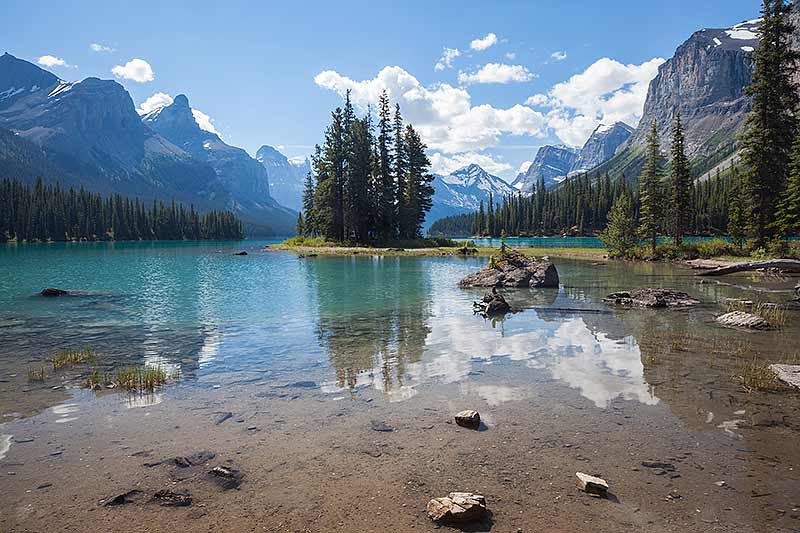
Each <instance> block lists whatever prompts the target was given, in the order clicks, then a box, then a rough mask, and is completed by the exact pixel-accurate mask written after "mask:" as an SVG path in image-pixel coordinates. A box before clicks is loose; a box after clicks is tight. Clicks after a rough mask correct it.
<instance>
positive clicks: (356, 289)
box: [0, 242, 798, 413]
mask: <svg viewBox="0 0 800 533" xmlns="http://www.w3.org/2000/svg"><path fill="white" fill-rule="evenodd" d="M264 244H265V243H264V242H245V243H226V242H220V243H217V242H213V243H207V242H206V243H203V242H201V243H170V242H161V243H98V244H85V243H83V244H54V245H33V246H6V247H4V248H0V271H2V272H3V276H2V277H0V372H3V373H4V374H5V379H3V380H2V382H0V411H2V412H4V413H8V412H15V411H18V412H29V411H31V410H33V411H35V410H36V409H37V406H36V405H35V404H36V402H33V403H32V404H30V405H28V404H27V403H26V401H25V400H24V398H25V395H22V398H21V397H20V394H19V393H20V390H23V391H26V392H33V391H35V390H37V389H42V390H45V389H49V388H50V387H51V385H53V383H52V382H51V381H48V382H47V383H44V384H35V383H28V382H27V381H26V379H25V376H26V375H27V369H29V368H36V367H38V366H40V365H41V364H45V360H46V357H47V356H48V355H49V353H50V352H51V351H52V350H56V349H63V348H69V347H73V348H77V347H82V346H85V345H91V346H93V347H94V348H95V349H96V350H97V351H98V352H99V354H100V358H99V360H98V363H97V364H98V366H99V367H100V368H101V369H105V370H113V369H114V368H117V367H119V366H121V365H123V364H128V363H139V362H148V363H158V364H163V365H166V366H167V367H168V368H169V369H171V370H179V371H180V374H181V384H182V385H184V386H206V387H207V386H219V385H230V384H247V383H276V382H279V381H280V380H284V381H286V380H291V379H295V378H296V377H297V376H298V375H300V376H304V375H308V376H312V378H313V380H315V383H316V384H317V386H318V387H319V388H320V389H321V390H322V391H324V392H328V393H332V394H339V393H341V392H343V391H348V390H349V391H354V390H356V389H358V388H359V387H371V388H374V389H378V390H380V391H382V393H383V394H385V396H386V398H387V399H388V400H392V401H394V400H402V399H406V398H409V397H410V396H413V395H414V394H416V392H417V387H418V386H420V385H423V384H433V385H435V384H437V383H458V382H461V381H466V380H467V379H468V377H470V376H474V375H476V373H480V372H481V370H480V368H481V365H485V364H491V363H492V362H493V361H497V360H498V358H502V359H506V360H509V361H513V362H517V363H518V364H519V365H520V369H521V370H520V371H521V372H529V373H530V380H531V381H532V382H533V381H535V380H536V379H540V378H541V376H547V377H548V378H554V379H556V380H557V381H559V382H560V383H562V384H563V385H564V389H565V391H577V392H579V393H580V394H581V395H582V396H584V397H585V398H587V399H589V400H591V401H592V402H593V403H594V404H595V405H596V406H598V407H604V406H606V405H607V404H609V403H610V402H611V401H612V400H614V399H616V398H624V399H628V400H635V401H638V402H641V403H643V404H648V405H653V404H657V403H658V402H659V401H660V400H661V397H660V395H659V393H658V391H657V390H655V389H654V386H653V383H654V380H652V379H649V376H650V375H652V374H653V371H652V369H650V370H649V371H648V368H646V364H645V363H646V362H647V361H653V360H655V359H656V354H658V357H659V358H665V357H673V358H674V357H676V354H678V355H680V353H679V351H677V349H675V350H671V348H675V347H676V346H679V345H680V346H682V345H684V344H685V345H686V346H685V347H683V348H681V349H684V350H689V351H698V350H699V351H708V350H715V351H717V352H720V353H728V355H729V357H728V358H727V359H726V360H725V362H724V364H723V365H722V366H723V367H724V370H722V371H717V372H718V373H719V372H722V373H726V372H727V373H728V374H730V368H729V367H731V365H733V364H734V363H735V362H736V361H735V360H734V358H733V352H734V351H735V350H738V349H739V348H740V347H741V345H742V343H746V344H747V347H748V349H749V350H751V351H752V350H755V351H756V352H757V353H758V356H760V357H766V358H774V359H776V360H785V359H787V358H788V357H790V356H791V353H790V352H791V349H790V346H796V341H797V340H798V333H797V329H798V328H797V327H796V325H797V317H796V313H789V316H788V320H789V323H788V325H787V327H785V328H784V329H783V330H782V331H778V332H769V333H762V334H760V335H758V336H753V335H751V334H748V333H743V332H735V331H730V330H723V329H720V328H718V327H716V326H715V325H713V323H712V319H713V315H714V313H719V312H720V310H721V309H722V308H721V306H720V304H719V302H721V301H722V300H724V298H726V297H739V298H740V297H745V298H751V299H763V298H773V299H775V300H776V301H782V300H785V299H786V296H787V295H788V293H786V292H780V291H778V292H767V293H763V292H753V291H751V290H748V288H747V284H748V283H749V282H748V280H747V279H746V278H740V279H739V282H738V284H737V285H733V286H732V285H727V284H717V283H710V284H700V283H699V282H698V281H697V278H695V277H694V276H693V272H692V271H690V270H687V269H678V268H673V267H670V266H667V265H658V264H656V265H651V264H638V265H630V264H615V263H612V264H608V265H603V264H593V263H590V262H577V261H568V260H560V261H556V264H557V267H558V270H559V273H560V277H561V284H562V286H561V288H559V289H540V290H533V291H530V290H524V291H510V292H509V294H508V297H509V300H510V302H511V304H512V306H513V307H514V308H515V309H518V310H520V312H519V313H516V314H513V315H510V316H508V317H507V318H506V319H505V320H504V321H499V322H497V323H493V322H491V321H485V320H483V319H482V318H480V317H477V316H474V315H473V314H472V311H471V302H472V301H473V300H474V299H476V298H477V297H479V296H480V295H481V294H480V292H479V291H465V290H461V289H458V288H457V287H456V282H457V280H458V279H460V278H461V277H463V276H464V275H466V274H467V273H469V272H471V271H474V270H476V269H478V268H480V267H481V266H482V264H483V263H484V262H485V259H481V258H466V259H464V258H453V257H363V256H359V257H330V258H325V257H317V258H307V259H304V258H299V257H297V256H296V255H295V254H290V253H277V252H266V251H262V247H263V245H264ZM241 249H246V250H248V251H249V255H248V256H245V257H241V256H234V255H233V253H234V252H236V251H239V250H241ZM773 285H774V287H773V288H774V289H783V288H785V287H783V285H786V284H785V283H784V284H783V285H782V284H781V283H780V282H776V283H774V284H773ZM50 286H54V287H59V288H63V289H67V290H73V291H80V293H79V295H76V296H67V297H59V298H43V297H41V296H38V294H37V293H38V291H40V290H41V289H42V288H44V287H50ZM640 286H670V287H677V288H681V289H685V290H687V291H688V292H690V293H691V294H693V295H694V296H696V297H698V298H699V299H701V300H702V301H703V302H704V303H703V305H701V306H699V307H698V308H696V309H693V310H691V311H677V312H662V311H624V310H622V311H620V310H611V309H609V308H607V307H606V306H605V305H604V304H603V303H602V301H601V299H602V297H603V296H604V295H606V294H607V293H609V292H612V291H614V290H618V289H626V288H634V287H640ZM672 352H675V353H672ZM748 353H749V352H748ZM680 357H681V358H685V356H680ZM709 368H710V367H705V366H704V367H703V368H702V369H698V372H702V374H703V375H705V374H707V373H708V372H709V371H710V370H709ZM86 370H87V369H84V371H86ZM9 376H13V377H9ZM56 377H57V376H56ZM718 377H719V378H720V379H724V380H729V379H730V375H726V376H718ZM80 378H81V376H80V369H78V370H75V371H74V373H73V375H70V374H69V372H67V373H66V374H65V375H62V376H61V381H62V382H66V383H64V385H66V386H67V387H69V386H79V384H80ZM517 389H519V387H518V388H517ZM565 393H566V392H565ZM522 394H524V391H521V390H515V389H512V388H510V387H502V386H501V387H494V388H491V387H489V388H486V389H485V390H484V392H483V395H484V396H486V398H485V399H486V400H487V401H488V402H490V403H491V402H494V403H497V402H503V401H508V400H511V399H513V398H514V397H515V396H520V395H522ZM32 397H36V396H32ZM43 401H44V402H45V404H47V403H49V401H48V400H43ZM50 401H53V400H50ZM44 406H46V405H44ZM44 406H41V407H44Z"/></svg>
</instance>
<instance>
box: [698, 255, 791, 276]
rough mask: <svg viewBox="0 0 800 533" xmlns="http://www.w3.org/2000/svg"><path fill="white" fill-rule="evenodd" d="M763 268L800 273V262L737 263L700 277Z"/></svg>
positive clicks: (789, 260)
mask: <svg viewBox="0 0 800 533" xmlns="http://www.w3.org/2000/svg"><path fill="white" fill-rule="evenodd" d="M762 268H777V269H780V270H786V271H789V272H800V261H798V260H797V259H769V260H767V261H752V262H748V263H736V264H735V265H730V266H726V267H720V268H715V269H714V270H707V271H705V272H700V273H698V274H697V275H698V276H724V275H726V274H733V273H735V272H748V271H751V270H759V269H762Z"/></svg>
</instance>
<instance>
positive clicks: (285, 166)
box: [256, 144, 311, 211]
mask: <svg viewBox="0 0 800 533" xmlns="http://www.w3.org/2000/svg"><path fill="white" fill-rule="evenodd" d="M256 161H258V162H259V163H261V165H262V166H263V167H264V168H265V169H266V171H267V177H268V179H269V187H270V193H271V194H272V197H273V198H275V200H277V201H278V203H280V204H281V205H285V206H287V207H290V208H291V209H294V210H296V211H300V210H301V209H302V206H303V187H304V185H305V179H306V175H307V174H308V173H309V172H310V171H311V163H310V162H309V161H308V159H304V160H303V161H302V162H294V161H290V160H289V159H288V158H287V157H286V156H285V155H283V154H282V153H280V152H279V151H278V150H276V149H275V148H273V147H272V146H268V145H266V144H265V145H264V146H262V147H261V148H259V149H258V152H256Z"/></svg>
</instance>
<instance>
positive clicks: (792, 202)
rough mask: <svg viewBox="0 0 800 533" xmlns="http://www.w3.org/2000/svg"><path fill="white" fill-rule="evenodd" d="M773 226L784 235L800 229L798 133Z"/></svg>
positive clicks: (799, 143) (799, 149) (799, 147)
mask: <svg viewBox="0 0 800 533" xmlns="http://www.w3.org/2000/svg"><path fill="white" fill-rule="evenodd" d="M774 227H775V229H776V230H777V231H778V232H779V234H780V235H782V236H784V237H789V236H791V235H792V234H793V233H797V232H798V231H800V135H798V136H797V138H796V139H795V141H794V145H793V146H792V158H791V165H790V168H789V179H788V180H787V182H786V188H785V189H784V190H783V192H782V193H781V196H780V200H779V202H778V208H777V210H776V212H775V222H774Z"/></svg>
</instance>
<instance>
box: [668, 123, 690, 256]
mask: <svg viewBox="0 0 800 533" xmlns="http://www.w3.org/2000/svg"><path fill="white" fill-rule="evenodd" d="M671 163H672V171H671V174H672V176H671V178H672V179H671V182H672V183H671V188H672V190H671V193H672V195H671V202H670V213H671V217H670V222H671V228H670V229H671V233H672V238H673V239H674V240H675V245H676V246H680V245H681V241H682V240H683V236H684V234H685V233H686V229H687V227H688V226H689V222H690V220H691V214H690V213H691V205H690V200H691V188H692V177H691V174H690V171H689V160H688V159H687V157H686V150H685V146H684V136H683V125H682V124H681V115H680V113H675V122H674V124H673V126H672V161H671Z"/></svg>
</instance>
